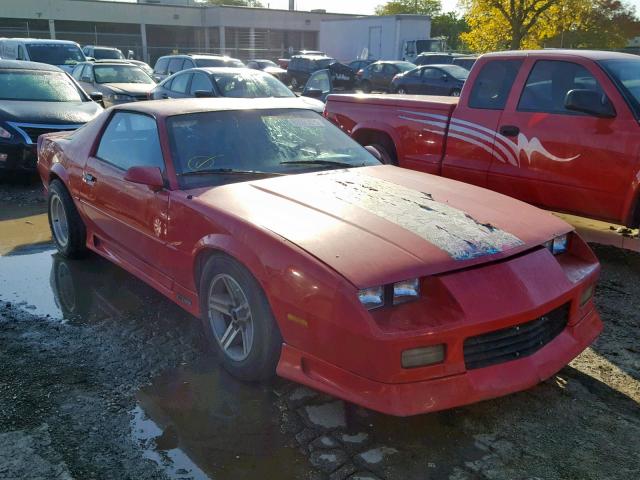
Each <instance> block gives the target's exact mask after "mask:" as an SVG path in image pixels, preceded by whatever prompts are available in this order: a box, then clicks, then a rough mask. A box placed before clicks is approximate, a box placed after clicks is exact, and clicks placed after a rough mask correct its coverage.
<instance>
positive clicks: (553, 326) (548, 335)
mask: <svg viewBox="0 0 640 480" xmlns="http://www.w3.org/2000/svg"><path fill="white" fill-rule="evenodd" d="M569 306H570V304H568V303H567V304H565V305H563V306H561V307H559V308H556V309H555V310H552V311H551V312H549V313H547V314H545V315H543V316H542V317H540V318H537V319H535V320H532V321H530V322H527V323H521V324H519V325H514V326H513V327H508V328H504V329H502V330H495V331H493V332H489V333H483V334H482V335H477V336H475V337H469V338H467V339H466V340H465V341H464V363H465V366H466V368H467V370H473V369H475V368H482V367H488V366H489V365H496V364H498V363H504V362H508V361H511V360H516V359H518V358H522V357H526V356H529V355H532V354H533V353H535V352H537V351H538V350H540V349H541V348H542V347H544V346H545V345H546V344H547V343H549V342H550V341H551V340H553V339H554V338H556V337H557V336H558V335H559V334H560V332H562V330H564V328H565V327H566V326H567V321H568V319H569Z"/></svg>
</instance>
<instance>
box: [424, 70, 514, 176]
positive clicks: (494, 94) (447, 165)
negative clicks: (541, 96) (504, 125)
mask: <svg viewBox="0 0 640 480" xmlns="http://www.w3.org/2000/svg"><path fill="white" fill-rule="evenodd" d="M521 65H522V59H520V58H508V59H501V58H500V59H490V60H487V61H486V62H485V63H484V64H483V65H482V66H481V67H480V68H479V69H478V71H476V72H474V75H472V76H471V77H470V78H469V82H471V85H472V86H473V87H472V89H471V93H470V94H469V95H466V96H465V97H464V98H461V99H460V102H459V103H458V105H457V107H456V108H455V110H454V111H453V115H452V117H451V121H450V124H449V126H448V129H447V131H446V132H445V130H444V125H445V124H444V123H443V119H441V118H435V117H434V118H433V120H429V121H431V122H432V125H433V129H434V130H435V131H438V132H442V133H441V134H442V135H446V137H447V147H446V148H447V150H446V155H445V157H444V161H443V163H442V175H443V176H445V177H449V178H453V179H456V180H460V181H462V182H466V183H472V184H474V185H479V186H482V187H486V185H487V175H488V173H489V168H490V167H491V164H492V160H493V157H494V154H495V155H496V156H497V157H499V158H500V159H501V160H503V159H504V160H507V161H511V160H512V157H513V153H511V152H510V150H509V149H508V147H507V146H505V145H504V143H503V142H497V144H496V146H495V149H494V143H496V138H497V132H496V130H497V129H498V122H499V120H500V116H501V115H502V110H503V109H504V107H505V105H506V103H507V99H508V98H509V93H510V92H511V90H512V88H513V84H514V82H515V80H516V77H517V75H518V72H519V71H520V66H521Z"/></svg>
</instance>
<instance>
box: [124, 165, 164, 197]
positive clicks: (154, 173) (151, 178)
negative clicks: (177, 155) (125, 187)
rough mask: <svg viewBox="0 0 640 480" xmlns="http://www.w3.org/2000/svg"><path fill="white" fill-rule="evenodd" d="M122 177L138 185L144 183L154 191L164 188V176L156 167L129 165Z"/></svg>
mask: <svg viewBox="0 0 640 480" xmlns="http://www.w3.org/2000/svg"><path fill="white" fill-rule="evenodd" d="M124 179H125V180H126V181H127V182H131V183H137V184H138V185H146V186H148V187H149V189H150V190H153V191H154V192H158V191H160V190H162V189H163V188H164V178H162V172H161V171H160V169H159V168H158V167H131V168H130V169H129V170H127V172H126V173H125V174H124Z"/></svg>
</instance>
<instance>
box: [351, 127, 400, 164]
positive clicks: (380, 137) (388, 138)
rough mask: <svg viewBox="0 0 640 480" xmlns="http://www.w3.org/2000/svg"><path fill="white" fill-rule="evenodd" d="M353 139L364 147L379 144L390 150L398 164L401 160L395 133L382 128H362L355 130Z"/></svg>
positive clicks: (352, 135)
mask: <svg viewBox="0 0 640 480" xmlns="http://www.w3.org/2000/svg"><path fill="white" fill-rule="evenodd" d="M351 137H352V138H353V139H354V140H355V141H356V142H358V143H359V144H360V145H362V146H363V147H365V146H367V145H373V144H376V143H378V144H381V145H382V146H384V147H386V148H388V149H389V150H390V152H389V153H390V154H391V157H392V159H393V160H395V163H396V164H398V161H399V159H400V151H399V149H398V145H399V142H397V141H396V139H395V138H394V137H395V135H394V133H392V132H390V131H387V130H386V129H384V128H380V127H374V126H362V127H358V128H356V129H354V131H353V133H352V134H351Z"/></svg>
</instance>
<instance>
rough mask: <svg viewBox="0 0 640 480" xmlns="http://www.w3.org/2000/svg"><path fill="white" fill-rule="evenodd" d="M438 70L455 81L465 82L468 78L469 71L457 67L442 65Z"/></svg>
mask: <svg viewBox="0 0 640 480" xmlns="http://www.w3.org/2000/svg"><path fill="white" fill-rule="evenodd" d="M439 68H440V69H441V70H444V71H445V72H447V73H448V74H449V75H451V76H452V77H453V78H455V79H457V80H466V79H467V77H468V76H469V70H467V69H466V68H462V67H460V66H458V65H443V66H441V67H439Z"/></svg>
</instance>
